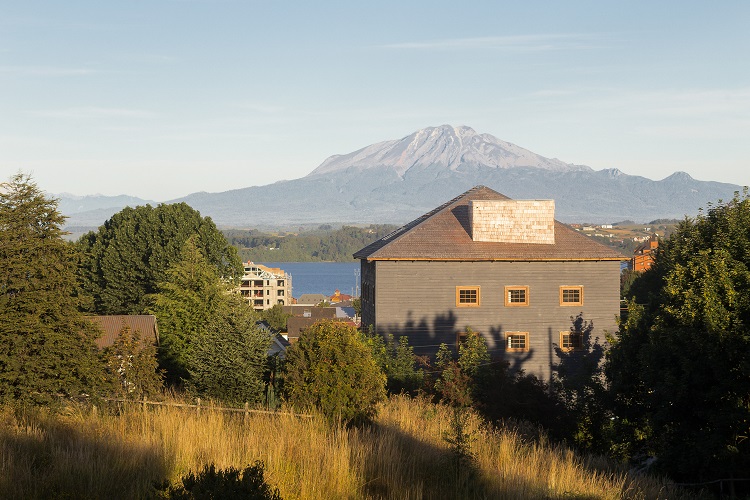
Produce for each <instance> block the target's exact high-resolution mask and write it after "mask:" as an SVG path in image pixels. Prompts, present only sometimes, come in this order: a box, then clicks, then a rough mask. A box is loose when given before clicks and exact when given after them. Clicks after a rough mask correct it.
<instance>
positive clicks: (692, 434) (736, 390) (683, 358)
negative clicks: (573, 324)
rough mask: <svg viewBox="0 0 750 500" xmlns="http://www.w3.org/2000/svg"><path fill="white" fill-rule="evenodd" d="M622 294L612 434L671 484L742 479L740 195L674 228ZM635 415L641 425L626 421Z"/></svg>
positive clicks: (749, 270)
mask: <svg viewBox="0 0 750 500" xmlns="http://www.w3.org/2000/svg"><path fill="white" fill-rule="evenodd" d="M630 292H631V294H632V296H633V301H632V303H631V307H630V310H629V315H628V320H627V322H626V323H625V324H623V327H622V328H621V329H620V335H619V339H617V341H616V343H615V345H614V346H613V348H612V349H611V355H610V356H609V360H608V366H607V375H608V377H609V380H610V385H611V390H612V394H613V395H614V397H615V412H616V413H615V415H616V417H617V419H616V421H617V422H620V421H621V422H622V425H620V429H619V430H620V431H621V432H620V433H619V436H621V437H629V438H631V439H639V441H640V443H641V444H642V448H643V449H645V450H646V452H651V453H654V454H655V455H657V456H658V458H659V460H658V462H657V463H658V464H659V465H660V466H661V467H662V469H663V470H665V471H666V472H668V473H670V474H671V475H672V476H673V477H675V478H679V479H687V478H690V480H710V479H715V478H718V477H719V476H721V477H731V476H733V475H734V476H735V477H736V476H737V475H744V474H745V473H746V471H747V470H750V439H748V436H750V198H749V197H748V194H747V190H746V191H745V193H744V195H743V196H742V197H740V195H739V194H737V195H736V196H735V197H734V199H733V200H731V201H729V202H727V203H722V202H720V203H719V204H718V205H716V206H711V207H709V209H708V210H707V212H706V213H702V214H701V215H699V216H698V217H697V218H695V219H689V218H688V219H685V220H684V221H683V222H682V223H680V225H679V226H678V227H677V228H676V230H675V232H674V233H673V234H672V235H671V236H670V238H669V239H668V240H666V241H664V242H663V244H661V245H660V248H659V254H658V255H657V258H656V261H655V264H654V266H653V267H652V268H651V269H650V270H648V271H646V272H645V273H644V274H643V275H642V276H641V277H639V278H638V279H637V280H636V281H635V282H634V283H633V285H632V286H631V289H630ZM638 412H640V413H641V414H642V415H644V417H643V418H642V419H638V418H637V417H634V415H635V414H636V413H638ZM621 445H623V443H621ZM624 447H625V448H627V443H624Z"/></svg>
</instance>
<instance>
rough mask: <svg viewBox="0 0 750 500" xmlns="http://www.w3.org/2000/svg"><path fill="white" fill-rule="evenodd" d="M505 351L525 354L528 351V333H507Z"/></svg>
mask: <svg viewBox="0 0 750 500" xmlns="http://www.w3.org/2000/svg"><path fill="white" fill-rule="evenodd" d="M505 350H506V351H508V352H525V351H528V350H529V332H507V333H506V334H505Z"/></svg>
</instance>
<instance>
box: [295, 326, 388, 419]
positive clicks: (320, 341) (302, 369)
mask: <svg viewBox="0 0 750 500" xmlns="http://www.w3.org/2000/svg"><path fill="white" fill-rule="evenodd" d="M385 382H386V377H385V375H384V374H383V372H382V371H381V370H380V368H379V367H378V365H377V363H376V362H375V359H374V357H373V355H372V351H371V350H370V348H369V347H368V345H367V343H366V342H365V339H364V337H363V336H362V335H361V334H360V333H359V332H358V331H357V329H356V328H354V327H353V326H350V325H347V324H345V323H341V322H336V321H321V322H318V323H315V324H314V325H312V326H311V327H309V328H308V329H307V330H305V331H304V332H303V333H302V335H301V336H300V339H299V341H298V342H297V343H296V344H293V345H292V347H290V348H289V350H288V351H287V355H286V379H285V389H286V392H287V394H288V396H289V399H290V400H291V402H292V404H294V405H295V406H297V407H301V408H309V407H313V406H315V407H318V408H319V409H320V410H321V411H322V412H323V413H324V414H325V416H326V417H327V418H328V419H329V420H330V421H336V420H341V421H342V422H344V423H347V424H350V423H354V424H356V423H362V422H365V421H368V420H370V419H371V418H372V417H373V416H374V415H375V407H376V405H377V403H379V402H380V401H382V400H383V399H384V398H385Z"/></svg>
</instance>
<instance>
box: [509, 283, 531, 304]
mask: <svg viewBox="0 0 750 500" xmlns="http://www.w3.org/2000/svg"><path fill="white" fill-rule="evenodd" d="M505 305H506V306H528V305H529V287H527V286H506V287H505Z"/></svg>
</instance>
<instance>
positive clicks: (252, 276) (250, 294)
mask: <svg viewBox="0 0 750 500" xmlns="http://www.w3.org/2000/svg"><path fill="white" fill-rule="evenodd" d="M240 294H241V295H242V297H244V298H245V299H246V300H247V301H248V303H249V304H250V305H251V306H252V307H253V309H255V310H257V311H262V310H264V309H270V308H272V307H273V306H275V305H276V304H281V305H282V306H286V305H289V304H291V303H292V275H291V274H289V273H287V272H285V271H284V270H283V269H279V268H278V267H266V266H264V265H262V264H255V263H253V262H250V261H248V262H247V263H246V264H245V274H244V276H242V282H241V283H240Z"/></svg>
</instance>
